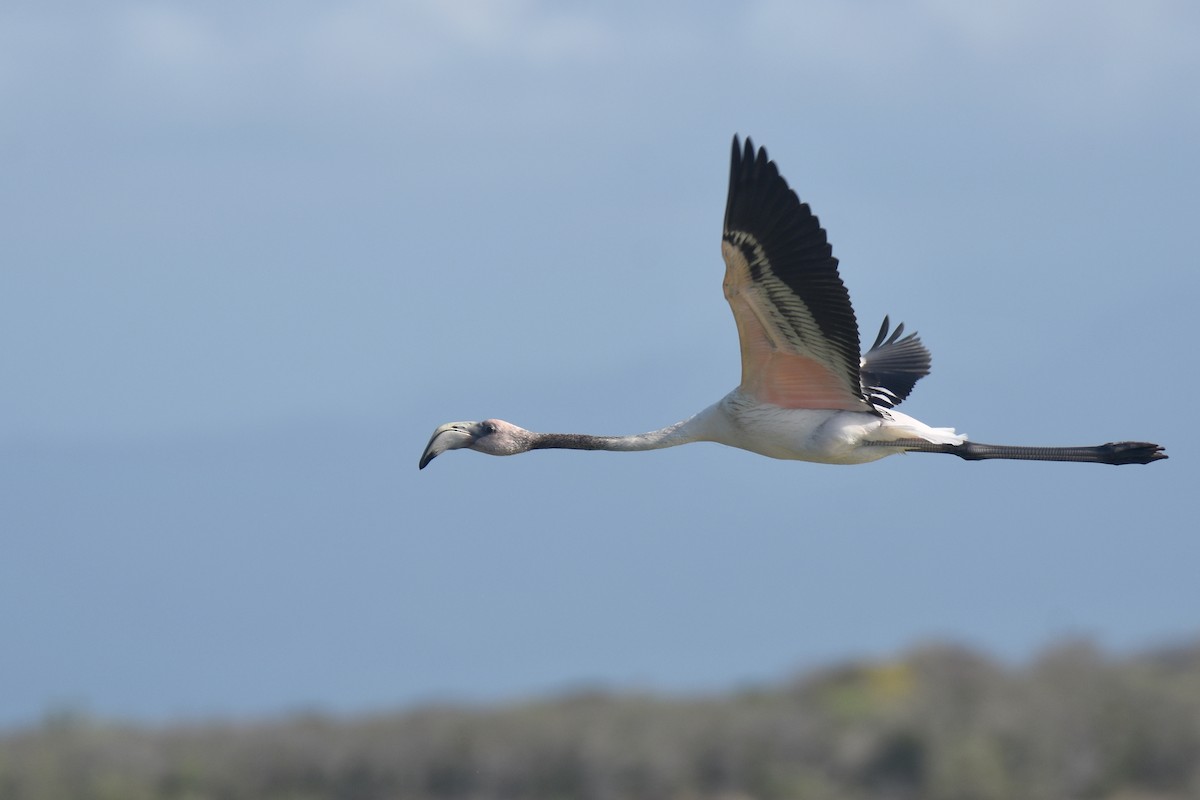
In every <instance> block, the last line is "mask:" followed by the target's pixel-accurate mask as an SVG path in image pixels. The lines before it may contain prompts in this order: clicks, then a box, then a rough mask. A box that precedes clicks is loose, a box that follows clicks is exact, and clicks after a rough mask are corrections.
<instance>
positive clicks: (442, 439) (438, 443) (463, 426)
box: [417, 422, 475, 469]
mask: <svg viewBox="0 0 1200 800" xmlns="http://www.w3.org/2000/svg"><path fill="white" fill-rule="evenodd" d="M474 425H475V423H473V422H447V423H446V424H445V425H442V426H440V427H439V428H438V429H437V430H436V431H434V432H433V436H431V437H430V438H429V444H427V445H425V452H424V453H422V454H421V460H420V462H419V463H418V464H417V468H418V469H425V467H426V465H427V464H429V462H430V461H433V460H434V459H435V458H437V457H438V456H440V455H441V454H442V453H444V452H446V451H447V450H458V449H459V448H461V447H469V446H470V445H471V443H472V442H474V441H475V434H474V433H472V432H471V429H472V427H473V426H474Z"/></svg>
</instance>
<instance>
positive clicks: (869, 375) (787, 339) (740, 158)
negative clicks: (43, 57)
mask: <svg viewBox="0 0 1200 800" xmlns="http://www.w3.org/2000/svg"><path fill="white" fill-rule="evenodd" d="M721 253H722V256H723V257H724V260H725V279H724V283H723V288H724V293H725V299H726V300H727V301H728V302H729V307H730V309H731V310H732V311H733V317H734V322H735V324H736V327H737V332H738V340H739V343H740V349H741V360H742V379H741V383H740V384H739V385H738V386H737V388H735V389H734V390H733V391H731V392H730V393H729V394H728V395H726V396H725V397H724V398H723V399H721V400H720V401H719V402H717V403H715V404H713V405H711V406H709V407H708V408H706V409H704V410H703V411H701V412H700V413H698V414H696V415H695V416H693V417H691V418H689V419H686V420H684V421H682V422H678V423H675V424H674V425H669V426H667V427H666V428H661V429H659V430H655V431H648V432H646V433H638V434H633V435H629V436H594V435H590V434H578V433H537V432H534V431H529V430H526V429H524V428H521V427H519V426H517V425H513V424H512V423H510V422H505V421H503V420H497V419H490V420H483V421H482V422H451V423H447V424H445V425H442V426H440V427H439V428H438V429H437V430H435V431H434V433H433V436H432V437H431V438H430V440H429V444H428V445H427V446H426V448H425V451H424V452H423V453H422V455H421V460H420V464H419V466H420V467H421V468H422V469H424V468H425V466H426V465H428V464H429V462H430V461H431V460H433V459H434V458H435V457H436V456H437V455H439V454H440V453H443V452H445V451H447V450H453V449H459V448H464V447H465V448H470V449H472V450H477V451H479V452H483V453H488V454H490V455H514V454H516V453H524V452H527V451H529V450H539V449H547V448H560V449H573V450H616V451H632V450H654V449H659V448H663V447H673V446H676V445H681V444H686V443H688V442H699V441H707V442H717V443H719V444H724V445H728V446H730V447H737V448H740V449H742V450H749V451H751V452H754V453H758V454H760V455H764V456H769V457H771V458H779V459H791V460H799V461H814V462H819V463H824V464H863V463H866V462H870V461H877V460H879V459H881V458H884V457H886V456H889V455H893V454H896V453H904V452H914V451H915V452H934V453H947V454H951V455H956V456H959V457H960V458H964V459H967V460H982V459H993V458H1002V459H1019V460H1037V461H1084V462H1093V463H1103V464H1147V463H1150V462H1152V461H1157V460H1160V459H1164V458H1166V457H1167V456H1166V454H1165V453H1164V452H1163V449H1162V447H1160V446H1159V445H1156V444H1153V443H1150V442H1110V443H1108V444H1105V445H1097V446H1088V447H1025V446H1013V445H988V444H980V443H976V442H970V441H968V440H967V437H966V436H964V435H961V434H958V433H956V432H955V431H954V430H953V429H952V428H934V427H930V426H928V425H926V424H925V423H923V422H921V421H919V420H916V419H914V418H912V417H910V416H908V415H907V414H903V413H901V412H899V411H896V410H895V406H896V405H898V404H899V403H900V402H902V401H903V400H904V399H905V398H906V397H907V396H908V395H909V393H910V392H911V391H912V389H913V387H914V386H915V384H916V383H917V381H919V380H920V379H921V378H922V377H924V376H925V375H928V374H929V369H930V363H931V361H930V356H929V351H928V350H927V349H926V348H925V346H924V344H922V342H921V340H920V338H919V337H918V336H917V335H916V334H909V335H908V336H903V332H904V325H903V324H901V325H898V326H896V329H895V330H894V331H891V330H890V323H889V320H888V319H887V318H886V317H885V318H884V320H883V325H882V326H881V327H880V330H879V335H878V336H877V337H876V339H875V343H874V344H873V345H872V346H871V348H870V349H868V350H867V352H866V353H865V354H862V355H861V356H860V354H859V352H860V351H859V347H860V345H859V334H858V322H857V320H856V318H855V315H854V308H853V306H851V304H850V295H849V293H848V292H847V291H846V287H845V285H844V284H843V283H842V279H841V276H840V275H839V273H838V269H837V267H838V261H837V259H836V258H834V257H833V254H832V248H831V247H830V245H829V242H828V240H827V238H826V234H825V230H824V229H823V228H822V227H821V225H820V222H819V221H818V220H817V217H816V216H815V215H814V214H813V213H812V210H811V209H810V208H809V206H808V205H807V204H805V203H802V202H800V199H799V197H797V195H796V193H795V192H794V191H792V190H791V189H790V188H789V187H788V185H787V182H786V181H785V180H784V179H783V177H782V176H781V175H780V174H779V169H778V167H777V166H776V164H775V162H773V161H771V160H770V158H768V156H767V151H766V150H765V149H764V148H759V149H757V150H756V149H755V147H754V145H753V143H752V142H751V140H750V139H749V138H747V139H746V142H745V147H744V148H743V147H742V145H741V143H740V142H739V140H738V137H736V136H735V137H734V138H733V155H732V159H731V165H730V176H729V195H728V198H727V201H726V206H725V225H724V230H723V236H722V242H721Z"/></svg>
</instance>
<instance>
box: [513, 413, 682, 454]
mask: <svg viewBox="0 0 1200 800" xmlns="http://www.w3.org/2000/svg"><path fill="white" fill-rule="evenodd" d="M690 421H691V420H685V421H684V422H677V423H675V424H674V425H668V426H667V427H665V428H660V429H658V430H656V431H648V432H647V433H635V434H631V435H629V436H591V435H589V434H586V433H534V434H533V439H532V441H531V443H530V445H529V449H530V450H545V449H547V448H563V449H567V450H615V451H620V452H629V451H633V450H659V449H661V448H663V447H675V446H676V445H680V444H687V443H688V442H694V441H697V440H698V439H699V438H700V437H699V436H697V435H695V434H694V433H692V432H691V431H690V429H689V426H688V422H690Z"/></svg>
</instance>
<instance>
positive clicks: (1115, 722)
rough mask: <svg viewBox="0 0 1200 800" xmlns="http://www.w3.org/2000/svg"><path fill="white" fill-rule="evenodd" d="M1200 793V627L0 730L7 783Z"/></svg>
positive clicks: (242, 789) (413, 797) (369, 793)
mask: <svg viewBox="0 0 1200 800" xmlns="http://www.w3.org/2000/svg"><path fill="white" fill-rule="evenodd" d="M16 688H17V687H11V686H10V687H6V689H7V690H9V691H12V690H14V689H16ZM1197 797H1200V643H1197V644H1194V645H1190V646H1187V647H1180V648H1176V649H1171V650H1161V651H1156V652H1152V653H1146V654H1143V655H1140V656H1136V657H1130V658H1121V659H1113V658H1107V657H1105V656H1103V655H1102V654H1100V653H1099V652H1098V651H1096V650H1095V649H1094V648H1092V647H1090V646H1089V645H1087V644H1071V645H1062V646H1058V647H1055V648H1053V649H1051V650H1049V651H1047V652H1045V653H1043V654H1042V656H1041V657H1040V658H1038V659H1037V660H1036V661H1035V662H1034V663H1032V664H1031V665H1029V666H1027V667H1023V668H1020V669H1009V668H1005V667H1003V666H1000V665H998V664H996V663H995V662H993V661H991V660H989V659H988V658H986V657H983V656H981V655H979V654H977V653H973V652H970V651H967V650H964V649H961V648H957V647H951V646H936V647H926V648H922V649H919V650H916V651H913V652H912V653H910V654H908V655H907V656H905V657H904V658H901V659H897V660H894V661H886V662H862V663H853V664H846V665H843V666H839V667H834V668H829V669H824V670H819V671H815V672H811V673H807V674H805V675H802V676H800V677H798V678H797V679H795V680H793V681H790V682H788V683H786V684H784V685H779V686H769V687H763V688H758V689H754V690H747V691H740V692H736V693H731V694H727V695H721V696H707V697H696V698H668V697H660V696H654V695H646V694H623V693H622V694H607V693H587V694H576V695H570V696H563V697H556V698H550V699H546V700H541V701H537V702H528V703H521V704H514V705H506V706H502V707H483V708H476V707H456V706H442V707H428V708H422V709H419V710H413V711H407V712H401V713H394V714H380V715H376V716H370V717H361V718H353V719H342V718H333V717H323V716H317V715H304V716H296V717H289V718H286V719H282V720H276V721H267V722H262V723H255V724H204V725H179V726H172V727H165V728H149V727H139V726H131V725H124V724H114V723H106V722H102V721H94V720H90V719H86V718H74V717H67V716H64V717H61V718H52V719H47V720H45V721H44V722H43V723H42V724H40V725H38V726H36V727H33V728H28V729H24V730H20V731H15V732H10V733H7V734H3V735H0V800H26V799H28V800H58V799H59V798H62V799H63V800H67V799H68V798H69V800H88V799H89V798H95V799H96V800H143V799H148V798H174V799H175V800H208V799H209V798H212V800H218V798H219V799H220V800H276V799H278V800H284V799H285V798H286V800H308V799H309V798H312V799H314V800H315V799H316V798H336V799H339V800H377V799H378V800H385V799H387V800H391V799H393V798H394V799H396V800H401V799H403V800H426V799H430V800H432V798H456V799H461V800H490V799H491V798H514V799H516V798H544V799H545V800H567V799H568V798H572V799H573V798H580V799H586V800H702V799H705V800H707V799H709V798H711V799H712V800H718V799H720V800H735V799H737V800H741V799H742V798H762V799H763V800H769V799H771V798H803V799H804V800H841V799H842V798H846V799H850V798H854V799H855V800H857V799H859V798H862V799H863V800H865V799H866V798H872V799H873V800H878V799H879V798H884V799H885V800H907V799H908V798H913V799H914V800H915V799H916V798H921V800H988V799H991V798H995V800H1006V799H1007V798H1020V799H1021V800H1071V799H1072V798H1111V799H1112V800H1118V799H1119V800H1166V799H1167V798H1197Z"/></svg>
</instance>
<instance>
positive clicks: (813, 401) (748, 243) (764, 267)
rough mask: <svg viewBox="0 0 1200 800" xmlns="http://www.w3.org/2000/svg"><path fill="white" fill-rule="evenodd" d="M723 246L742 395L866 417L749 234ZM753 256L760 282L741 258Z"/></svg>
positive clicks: (807, 316)
mask: <svg viewBox="0 0 1200 800" xmlns="http://www.w3.org/2000/svg"><path fill="white" fill-rule="evenodd" d="M731 235H732V236H733V237H737V244H733V243H730V242H728V241H725V242H722V243H721V252H722V255H724V257H725V283H724V289H725V299H726V300H728V301H729V306H730V308H731V309H733V317H734V320H735V321H736V322H737V329H738V338H739V340H740V341H741V351H742V384H741V389H742V391H743V392H745V393H747V394H749V395H751V396H753V397H755V398H757V399H758V400H760V401H761V402H764V403H770V404H771V405H776V406H781V407H783V408H828V409H842V410H846V411H864V410H868V409H869V408H870V406H868V405H867V404H866V402H864V400H863V398H862V396H861V394H860V393H859V391H857V390H858V388H859V387H854V388H853V389H852V388H851V387H847V386H846V382H845V380H843V379H842V378H841V377H840V371H839V370H838V368H837V365H838V364H839V363H840V361H839V359H838V357H837V355H836V353H835V352H833V350H832V348H831V347H830V346H829V344H828V342H827V341H826V340H825V338H824V337H823V336H822V335H821V333H820V330H819V328H817V325H816V322H815V321H814V320H813V319H812V314H811V313H810V312H809V310H808V308H807V307H806V306H805V305H804V302H803V301H802V300H801V299H800V298H799V297H798V296H797V295H796V294H795V292H793V291H792V290H791V289H789V288H788V287H787V286H786V285H785V284H784V283H783V282H782V281H780V280H779V279H778V278H776V277H775V276H774V274H773V273H772V272H771V271H770V264H769V262H767V261H766V258H765V256H764V255H763V254H762V251H761V248H759V247H758V246H757V242H755V241H754V238H753V237H752V236H750V235H749V234H746V233H743V232H740V231H738V232H735V233H732V234H731ZM747 251H748V252H750V253H752V254H753V255H754V258H755V263H756V266H757V267H758V269H759V273H760V276H761V277H760V280H759V281H758V282H755V281H754V280H752V278H751V274H750V264H749V263H748V262H747V259H746V256H745V253H746V252H747Z"/></svg>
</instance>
